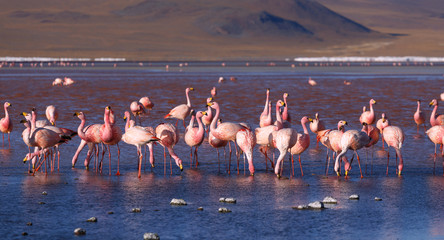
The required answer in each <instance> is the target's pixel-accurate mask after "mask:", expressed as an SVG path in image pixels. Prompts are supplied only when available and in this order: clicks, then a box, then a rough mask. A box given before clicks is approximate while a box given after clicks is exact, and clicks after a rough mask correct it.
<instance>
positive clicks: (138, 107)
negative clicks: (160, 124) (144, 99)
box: [130, 101, 145, 124]
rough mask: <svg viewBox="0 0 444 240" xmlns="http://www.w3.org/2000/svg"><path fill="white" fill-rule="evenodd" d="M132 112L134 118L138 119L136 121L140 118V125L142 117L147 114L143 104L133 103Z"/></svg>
mask: <svg viewBox="0 0 444 240" xmlns="http://www.w3.org/2000/svg"><path fill="white" fill-rule="evenodd" d="M130 110H131V113H132V114H133V115H134V117H136V119H137V118H139V123H140V124H141V120H140V115H142V114H144V113H145V109H144V106H143V104H142V103H140V102H137V101H133V102H131V104H130Z"/></svg>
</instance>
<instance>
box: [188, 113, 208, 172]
mask: <svg viewBox="0 0 444 240" xmlns="http://www.w3.org/2000/svg"><path fill="white" fill-rule="evenodd" d="M206 114H207V113H206V112H202V111H199V112H197V113H195V112H194V110H191V120H190V124H189V125H188V127H187V128H186V129H185V134H184V139H185V143H186V144H187V145H188V146H190V167H191V166H192V162H193V147H194V157H195V158H196V167H197V165H199V161H198V156H197V149H198V148H199V146H200V145H201V144H202V142H203V140H204V137H205V130H204V128H203V125H202V120H201V118H202V116H204V115H206ZM194 118H196V119H197V124H198V126H199V127H194Z"/></svg>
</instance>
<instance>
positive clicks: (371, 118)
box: [359, 99, 376, 125]
mask: <svg viewBox="0 0 444 240" xmlns="http://www.w3.org/2000/svg"><path fill="white" fill-rule="evenodd" d="M369 104H370V111H365V110H364V111H363V113H362V114H361V116H360V117H359V121H360V122H361V124H362V123H363V122H365V123H367V124H368V125H371V124H373V123H374V122H375V111H374V110H373V104H376V101H375V100H374V99H370V102H369ZM364 109H365V108H364Z"/></svg>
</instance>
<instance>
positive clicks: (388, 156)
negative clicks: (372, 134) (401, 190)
mask: <svg viewBox="0 0 444 240" xmlns="http://www.w3.org/2000/svg"><path fill="white" fill-rule="evenodd" d="M389 159H390V151H387V172H386V173H385V175H387V176H388V174H389Z"/></svg>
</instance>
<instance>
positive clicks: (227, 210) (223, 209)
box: [219, 207, 231, 213]
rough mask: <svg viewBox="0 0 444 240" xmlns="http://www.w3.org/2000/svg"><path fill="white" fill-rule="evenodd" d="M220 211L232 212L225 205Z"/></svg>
mask: <svg viewBox="0 0 444 240" xmlns="http://www.w3.org/2000/svg"><path fill="white" fill-rule="evenodd" d="M219 212H220V213H229V212H231V210H230V209H228V208H224V207H222V208H219Z"/></svg>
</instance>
